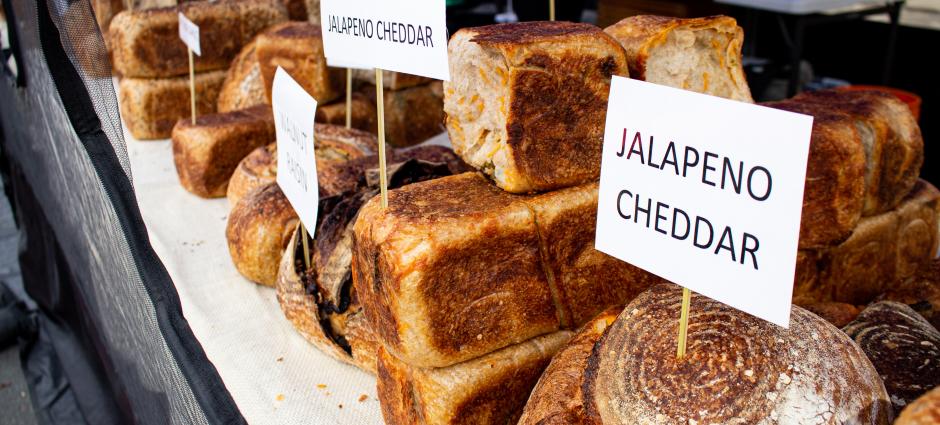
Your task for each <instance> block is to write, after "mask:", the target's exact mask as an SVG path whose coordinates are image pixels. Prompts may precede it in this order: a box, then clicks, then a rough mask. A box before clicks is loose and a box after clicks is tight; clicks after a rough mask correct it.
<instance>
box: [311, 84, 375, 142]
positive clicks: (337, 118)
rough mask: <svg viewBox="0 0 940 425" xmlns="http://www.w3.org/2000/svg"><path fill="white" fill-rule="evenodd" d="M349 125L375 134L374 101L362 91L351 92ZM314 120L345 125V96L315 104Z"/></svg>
mask: <svg viewBox="0 0 940 425" xmlns="http://www.w3.org/2000/svg"><path fill="white" fill-rule="evenodd" d="M350 103H351V104H352V105H351V106H352V107H351V108H350V109H351V112H352V113H351V114H350V115H351V116H352V120H351V122H350V126H351V127H352V128H355V129H357V130H363V131H368V132H369V133H372V134H376V126H377V123H376V115H375V102H374V101H372V100H371V99H369V97H368V96H365V95H363V94H362V93H353V94H352V99H351V102H350ZM316 121H317V122H321V123H324V124H334V125H342V126H345V125H346V98H345V97H344V96H341V97H340V98H339V99H336V100H335V101H333V102H332V103H328V104H326V105H317V116H316Z"/></svg>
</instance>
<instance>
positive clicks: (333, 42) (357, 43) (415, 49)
mask: <svg viewBox="0 0 940 425" xmlns="http://www.w3.org/2000/svg"><path fill="white" fill-rule="evenodd" d="M320 22H321V28H322V31H323V50H324V53H325V54H326V57H327V61H328V62H329V63H347V64H360V65H363V66H361V67H363V68H380V69H386V70H389V71H397V72H404V73H408V74H414V75H421V76H425V77H429V78H436V79H438V80H450V74H449V71H448V68H447V18H446V5H445V2H444V0H406V1H388V0H321V1H320Z"/></svg>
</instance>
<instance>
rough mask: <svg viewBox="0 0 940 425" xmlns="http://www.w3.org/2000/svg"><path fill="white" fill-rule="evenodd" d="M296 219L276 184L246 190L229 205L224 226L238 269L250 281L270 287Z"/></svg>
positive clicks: (230, 250)
mask: <svg viewBox="0 0 940 425" xmlns="http://www.w3.org/2000/svg"><path fill="white" fill-rule="evenodd" d="M297 222H298V219H297V213H295V212H294V209H293V208H292V207H291V205H290V202H288V201H287V197H286V196H284V193H283V192H281V188H280V187H278V185H277V184H276V183H271V184H268V185H266V186H262V187H259V188H257V189H255V190H252V191H251V192H248V194H247V195H245V197H244V198H242V199H241V200H240V201H239V202H238V203H237V204H235V206H234V207H233V208H232V212H231V213H230V214H229V216H228V225H227V226H226V228H225V238H226V240H227V241H228V250H229V254H230V255H231V257H232V263H234V264H235V268H236V269H238V272H239V273H241V274H242V276H245V278H246V279H248V280H250V281H252V282H255V283H257V284H259V285H264V286H271V287H273V286H274V284H275V282H276V281H277V270H278V263H279V262H280V259H281V254H282V253H283V252H284V249H285V248H286V247H287V246H288V245H287V244H288V242H289V241H290V238H291V233H292V232H293V231H294V228H295V227H296V225H297Z"/></svg>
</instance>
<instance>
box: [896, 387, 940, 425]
mask: <svg viewBox="0 0 940 425" xmlns="http://www.w3.org/2000/svg"><path fill="white" fill-rule="evenodd" d="M936 424H940V387H936V388H934V389H932V390H930V392H928V393H927V394H924V395H922V396H920V398H918V399H917V400H915V401H914V402H913V403H911V404H909V405H908V406H907V407H905V408H904V410H902V411H901V415H900V416H898V419H897V420H896V421H894V425H936Z"/></svg>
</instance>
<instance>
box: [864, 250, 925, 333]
mask: <svg viewBox="0 0 940 425" xmlns="http://www.w3.org/2000/svg"><path fill="white" fill-rule="evenodd" d="M877 300H878V301H897V302H899V303H902V304H907V306H908V307H910V308H912V309H914V311H916V312H917V313H918V314H920V315H921V316H923V317H924V319H927V321H928V322H930V324H931V325H933V326H934V327H935V328H937V329H940V258H935V259H934V260H933V261H932V262H931V263H930V265H928V266H926V267H924V268H923V269H921V270H920V271H919V272H917V273H916V274H915V275H914V276H913V277H911V278H909V279H907V281H905V282H904V283H902V284H899V285H897V286H895V287H893V288H889V290H888V292H886V293H884V294H882V295H879V296H878V298H877Z"/></svg>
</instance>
